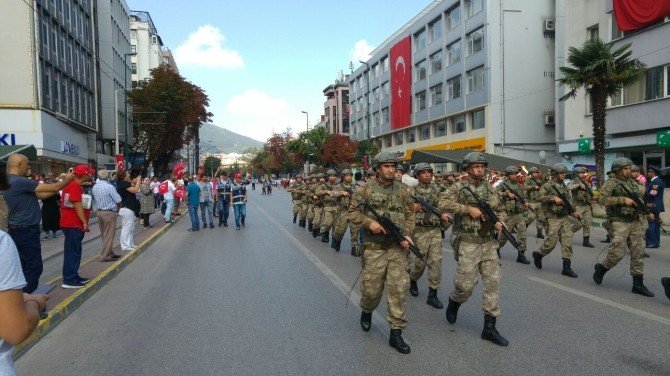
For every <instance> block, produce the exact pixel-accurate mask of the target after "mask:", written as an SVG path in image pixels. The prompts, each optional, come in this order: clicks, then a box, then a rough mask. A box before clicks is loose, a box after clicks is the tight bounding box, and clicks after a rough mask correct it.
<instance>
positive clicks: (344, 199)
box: [333, 182, 358, 256]
mask: <svg viewBox="0 0 670 376" xmlns="http://www.w3.org/2000/svg"><path fill="white" fill-rule="evenodd" d="M356 188H357V187H356V184H354V183H349V184H346V183H344V182H342V183H340V184H339V187H338V188H337V189H336V190H337V191H338V192H340V193H341V194H343V193H344V192H347V190H349V191H351V192H354V191H355V190H356ZM350 202H351V197H349V196H340V211H339V215H338V216H337V222H336V224H335V229H334V230H333V237H334V238H335V240H336V241H337V243H336V246H335V247H333V248H335V249H336V250H337V251H339V247H340V243H341V242H342V238H343V237H344V232H345V231H346V230H347V228H349V235H350V236H351V255H352V256H355V255H356V249H357V248H358V227H356V226H355V225H354V224H353V223H351V222H350V221H349V215H348V212H349V204H350Z"/></svg>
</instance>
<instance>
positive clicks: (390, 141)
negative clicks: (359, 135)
mask: <svg viewBox="0 0 670 376" xmlns="http://www.w3.org/2000/svg"><path fill="white" fill-rule="evenodd" d="M384 146H385V147H387V148H390V147H391V146H393V139H391V136H386V137H384Z"/></svg>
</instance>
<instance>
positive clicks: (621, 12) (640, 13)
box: [614, 0, 670, 31]
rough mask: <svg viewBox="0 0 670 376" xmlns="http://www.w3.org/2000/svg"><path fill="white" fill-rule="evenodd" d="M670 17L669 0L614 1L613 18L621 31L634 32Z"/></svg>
mask: <svg viewBox="0 0 670 376" xmlns="http://www.w3.org/2000/svg"><path fill="white" fill-rule="evenodd" d="M669 15H670V0H614V16H615V17H616V22H617V24H618V25H619V29H621V30H625V31H628V30H636V29H641V28H643V27H645V26H648V25H651V24H653V23H654V22H656V21H658V20H660V19H662V18H663V17H665V16H669Z"/></svg>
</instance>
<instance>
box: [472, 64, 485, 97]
mask: <svg viewBox="0 0 670 376" xmlns="http://www.w3.org/2000/svg"><path fill="white" fill-rule="evenodd" d="M482 89H484V66H483V65H482V66H481V67H478V68H475V69H473V70H471V71H469V72H468V93H474V92H475V91H479V90H482Z"/></svg>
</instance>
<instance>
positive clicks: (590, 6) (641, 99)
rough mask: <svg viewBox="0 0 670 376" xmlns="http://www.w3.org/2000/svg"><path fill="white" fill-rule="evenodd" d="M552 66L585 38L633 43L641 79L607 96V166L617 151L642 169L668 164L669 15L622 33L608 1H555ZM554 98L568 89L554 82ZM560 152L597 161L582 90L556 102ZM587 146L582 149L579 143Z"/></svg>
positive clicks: (570, 158) (573, 158)
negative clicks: (643, 69)
mask: <svg viewBox="0 0 670 376" xmlns="http://www.w3.org/2000/svg"><path fill="white" fill-rule="evenodd" d="M556 6H557V20H556V21H557V22H556V27H557V39H556V50H557V52H556V65H557V66H564V65H566V64H567V63H566V61H565V58H566V57H567V56H568V48H569V47H571V46H575V47H578V46H580V45H581V44H582V43H584V41H585V40H587V39H588V38H600V39H602V40H604V41H606V42H613V43H614V48H618V47H620V46H622V45H624V44H627V43H631V51H632V55H631V58H632V59H639V60H640V61H642V62H643V63H645V64H646V66H647V72H646V73H645V74H644V75H643V76H642V77H641V78H640V80H639V81H638V82H637V83H636V84H634V85H632V86H630V87H627V88H625V89H624V90H623V91H622V93H621V95H618V96H616V97H614V98H611V99H610V100H609V103H608V108H607V111H606V113H607V130H606V155H605V168H606V171H609V167H610V166H611V163H612V161H613V160H614V159H615V158H617V157H620V156H626V157H629V158H631V159H632V160H633V161H634V162H635V163H636V164H639V165H640V166H641V167H643V168H644V169H646V168H647V166H649V165H655V166H659V167H665V166H668V164H669V163H670V149H668V145H667V143H665V142H663V135H664V134H666V133H667V132H668V130H669V129H670V120H669V117H668V113H669V112H670V49H668V47H669V46H670V19H669V18H668V17H666V18H665V19H663V20H660V21H658V22H656V23H654V24H652V25H650V26H648V27H646V28H643V29H640V30H634V31H626V32H623V31H621V29H620V28H619V27H618V24H617V18H616V17H615V15H614V13H613V4H612V0H598V1H581V0H558V1H557V2H556ZM556 90H557V92H556V98H560V97H561V96H562V95H563V94H564V93H565V91H566V89H565V88H562V87H557V89H556ZM556 115H557V116H556V120H557V124H556V140H557V144H558V151H559V152H560V153H561V154H562V155H564V156H565V157H566V160H567V161H568V162H570V163H572V164H578V163H580V164H587V165H593V164H595V161H594V155H593V153H592V152H589V149H592V146H589V144H592V143H590V138H591V136H592V134H593V128H592V123H593V116H592V114H591V109H590V103H589V99H588V97H587V96H586V95H585V93H584V92H583V91H581V92H579V93H578V94H577V97H576V98H575V99H569V100H567V101H564V102H560V101H557V102H556ZM580 141H581V143H582V145H586V147H585V148H584V147H583V148H582V151H581V152H580V148H579V144H580ZM582 153H583V154H582Z"/></svg>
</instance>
